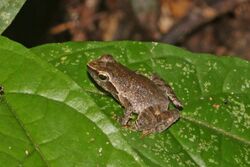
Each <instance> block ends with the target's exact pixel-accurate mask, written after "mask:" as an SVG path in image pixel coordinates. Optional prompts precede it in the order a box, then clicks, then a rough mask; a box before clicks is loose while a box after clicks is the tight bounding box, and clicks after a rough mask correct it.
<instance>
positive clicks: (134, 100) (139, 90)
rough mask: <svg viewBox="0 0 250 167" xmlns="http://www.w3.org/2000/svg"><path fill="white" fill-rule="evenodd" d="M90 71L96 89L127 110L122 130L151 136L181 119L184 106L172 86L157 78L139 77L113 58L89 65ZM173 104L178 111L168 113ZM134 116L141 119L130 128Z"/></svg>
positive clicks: (103, 58)
mask: <svg viewBox="0 0 250 167" xmlns="http://www.w3.org/2000/svg"><path fill="white" fill-rule="evenodd" d="M87 71H88V73H89V75H90V76H91V78H92V79H93V80H94V81H95V82H96V83H97V85H99V86H100V87H101V88H103V89H104V90H105V91H107V92H109V93H110V94H111V95H112V96H113V97H114V98H115V99H116V100H117V101H118V102H119V103H120V104H121V105H122V106H123V107H124V108H125V112H124V115H123V116H122V118H121V120H120V122H121V124H122V125H123V126H130V127H132V129H135V130H138V131H142V132H143V133H145V134H146V133H148V134H150V133H154V132H162V131H163V130H165V129H167V128H168V127H170V126H171V125H172V124H173V123H174V122H176V121H177V120H178V119H179V117H180V114H179V111H180V110H182V109H183V105H182V103H181V101H180V100H179V99H178V98H177V96H176V95H175V93H174V91H173V89H172V88H171V87H170V85H168V84H167V83H166V82H165V81H164V80H163V79H161V78H160V77H159V76H158V75H156V74H153V75H152V76H151V77H146V76H144V75H142V74H139V73H138V72H135V71H133V70H130V69H129V68H127V67H126V66H124V65H123V64H121V63H119V62H118V61H116V60H115V59H114V57H113V56H112V55H110V54H104V55H102V56H100V57H99V58H97V59H95V60H92V61H90V62H88V63H87ZM170 103H172V104H173V105H174V106H175V109H172V110H169V105H170ZM133 113H135V114H137V115H138V117H137V119H136V121H135V123H134V124H129V121H130V120H131V115H132V114H133Z"/></svg>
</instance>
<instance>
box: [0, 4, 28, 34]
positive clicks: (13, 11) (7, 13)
mask: <svg viewBox="0 0 250 167" xmlns="http://www.w3.org/2000/svg"><path fill="white" fill-rule="evenodd" d="M25 1H26V0H0V34H1V33H2V32H3V31H4V30H5V29H6V28H7V27H8V26H9V25H10V23H11V21H12V20H13V19H14V18H15V16H16V15H17V13H18V12H19V10H20V9H21V7H22V6H23V4H24V2H25Z"/></svg>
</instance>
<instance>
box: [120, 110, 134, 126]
mask: <svg viewBox="0 0 250 167" xmlns="http://www.w3.org/2000/svg"><path fill="white" fill-rule="evenodd" d="M132 112H133V111H132V110H129V109H127V110H126V112H125V114H124V116H123V117H122V118H121V120H120V122H121V124H122V126H126V125H127V123H128V121H129V119H130V116H131V114H132Z"/></svg>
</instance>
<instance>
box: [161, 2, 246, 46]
mask: <svg viewBox="0 0 250 167" xmlns="http://www.w3.org/2000/svg"><path fill="white" fill-rule="evenodd" d="M246 1H248V0H233V1H231V0H220V1H217V2H215V3H214V4H212V6H209V7H205V8H201V9H199V8H196V9H194V11H192V12H191V13H190V14H189V15H187V16H186V17H184V18H183V19H182V20H180V22H179V23H177V24H176V25H175V26H173V27H172V28H171V29H170V31H168V32H167V33H166V34H165V35H163V36H162V38H161V39H160V41H161V42H166V43H171V44H175V43H178V42H181V41H182V40H183V39H184V37H186V36H187V35H188V34H190V33H192V32H193V31H194V30H195V29H197V28H198V27H200V26H202V25H204V24H207V23H208V22H211V21H213V20H214V19H216V18H218V17H219V16H221V15H224V14H226V13H229V12H230V11H232V10H233V9H235V7H237V5H239V4H240V3H243V2H246Z"/></svg>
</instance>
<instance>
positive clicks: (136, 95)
mask: <svg viewBox="0 0 250 167" xmlns="http://www.w3.org/2000/svg"><path fill="white" fill-rule="evenodd" d="M120 74H122V75H119V76H117V79H116V82H119V83H117V84H118V85H120V87H119V88H118V89H119V90H118V92H120V93H119V95H118V96H120V97H121V96H122V98H126V99H127V101H128V102H129V103H130V104H131V105H132V107H133V109H134V110H135V111H137V112H140V111H143V110H144V109H146V108H148V107H154V106H160V107H164V106H166V107H167V105H168V99H167V97H166V96H165V95H164V92H162V91H161V90H160V89H159V88H158V86H157V85H155V84H154V82H153V81H151V80H150V79H149V78H147V77H145V76H143V75H140V74H137V73H135V72H133V71H129V70H125V71H123V72H120Z"/></svg>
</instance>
